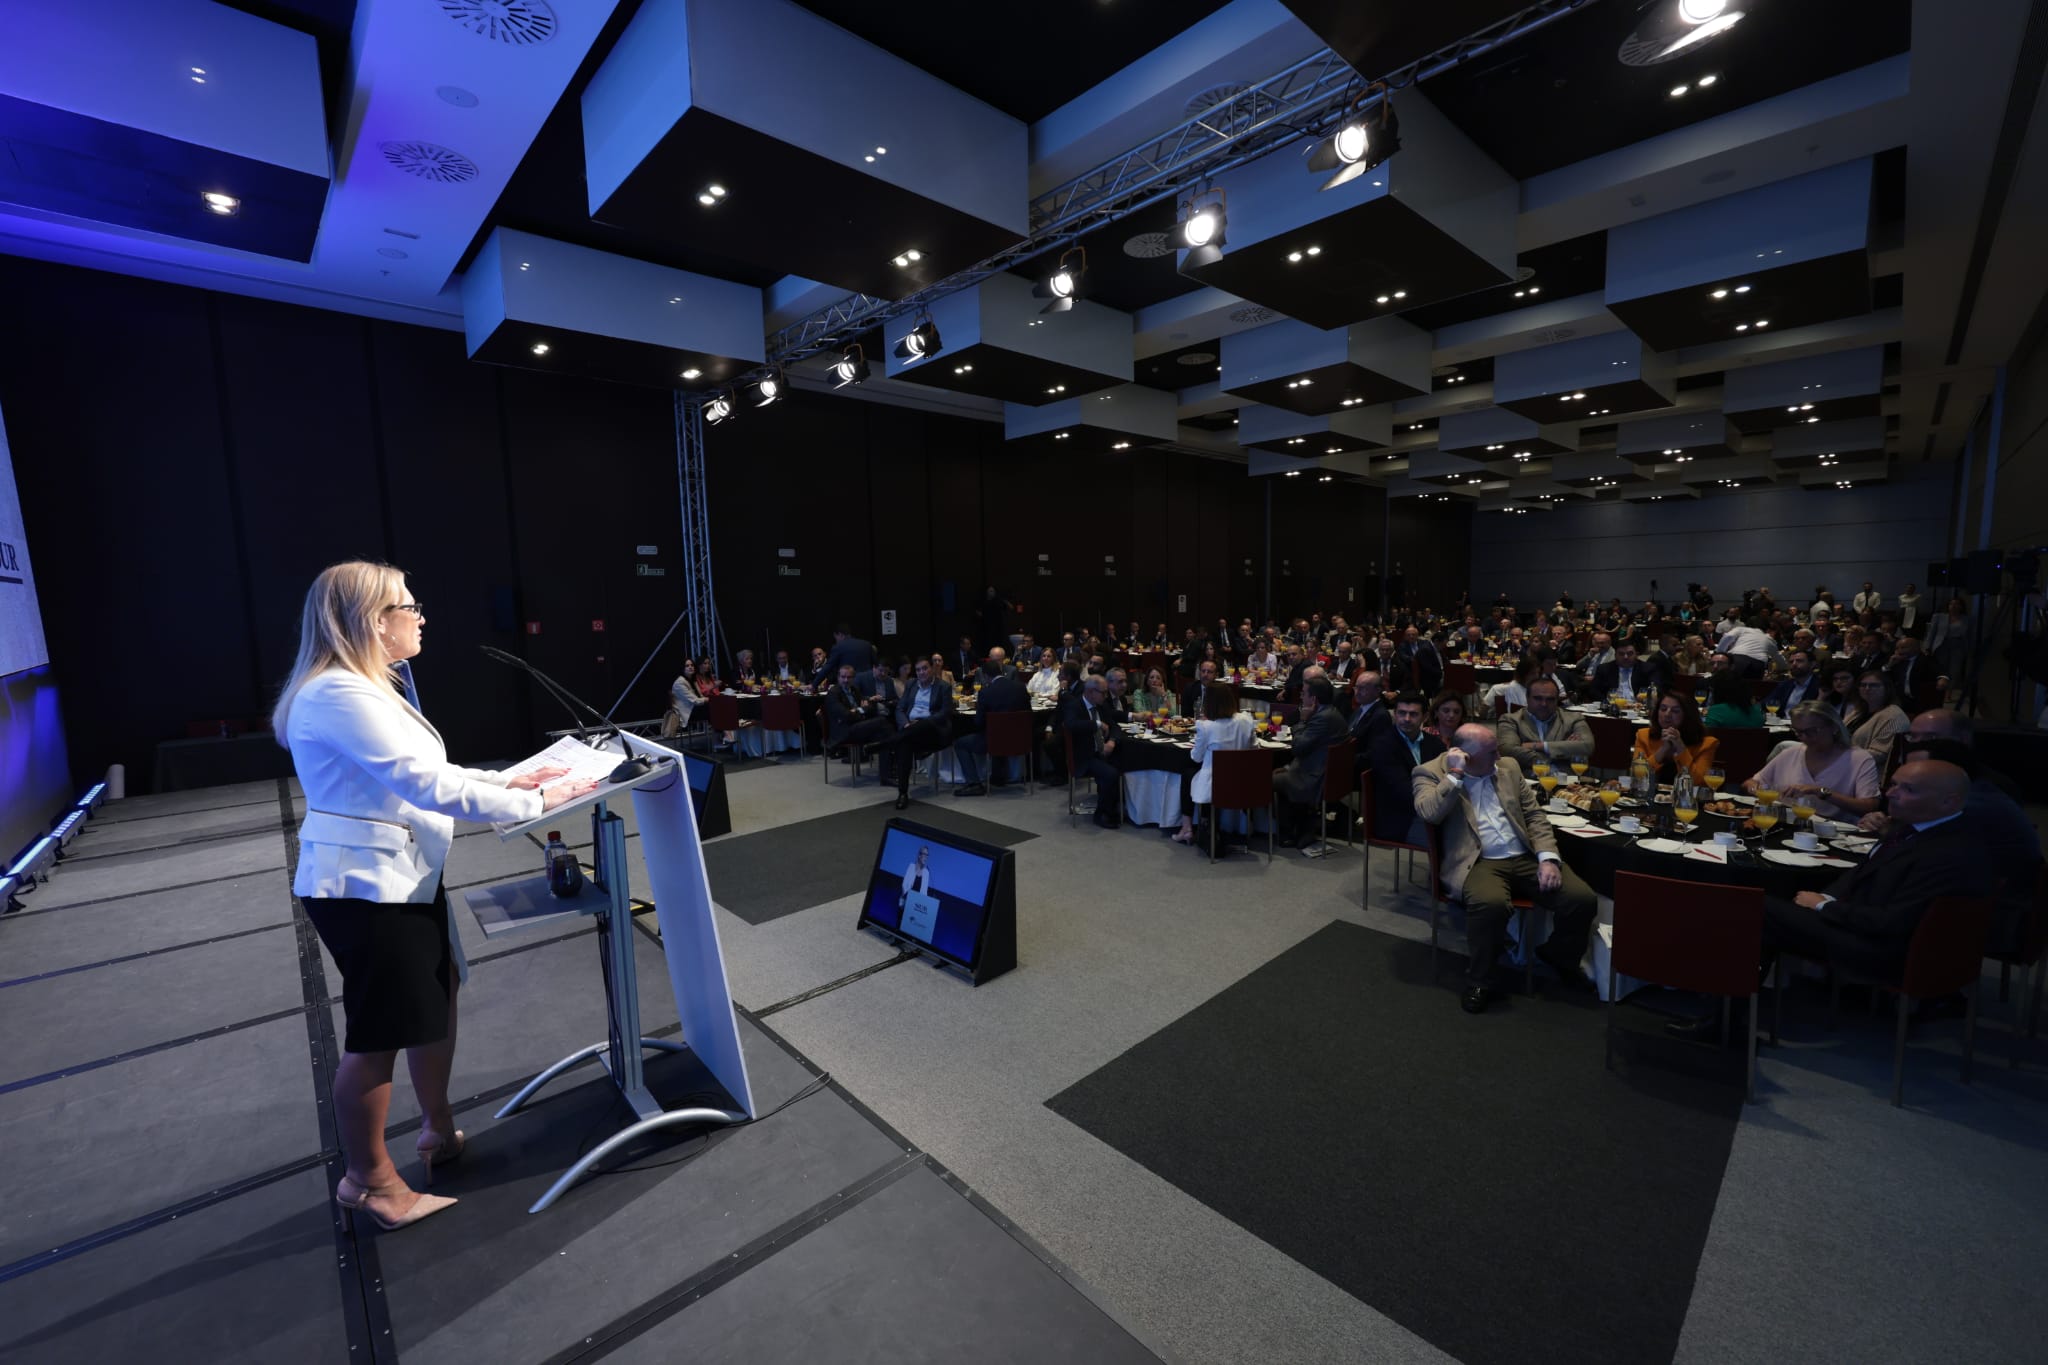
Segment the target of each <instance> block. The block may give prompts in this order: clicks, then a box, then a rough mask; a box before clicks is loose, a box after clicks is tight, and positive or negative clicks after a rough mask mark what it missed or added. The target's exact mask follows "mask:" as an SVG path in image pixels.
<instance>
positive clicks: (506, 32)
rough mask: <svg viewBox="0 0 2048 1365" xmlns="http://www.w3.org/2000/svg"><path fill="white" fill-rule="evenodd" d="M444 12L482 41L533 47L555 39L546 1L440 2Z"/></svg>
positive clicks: (550, 13)
mask: <svg viewBox="0 0 2048 1365" xmlns="http://www.w3.org/2000/svg"><path fill="white" fill-rule="evenodd" d="M440 5H441V12H442V13H443V14H445V15H447V16H448V17H449V18H450V19H453V20H454V21H455V22H456V23H458V24H460V25H462V26H463V27H464V28H466V29H468V30H469V31H470V32H471V33H474V34H475V35H476V36H477V37H479V38H488V39H490V40H491V41H492V42H494V43H509V44H511V45H512V46H513V47H532V46H533V45H534V44H535V43H544V42H546V41H547V40H548V39H550V38H552V37H554V36H555V27H556V21H555V12H554V11H553V10H552V9H549V8H548V6H547V4H546V0H440Z"/></svg>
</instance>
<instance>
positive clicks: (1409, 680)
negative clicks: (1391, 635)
mask: <svg viewBox="0 0 2048 1365" xmlns="http://www.w3.org/2000/svg"><path fill="white" fill-rule="evenodd" d="M1374 650H1375V652H1376V653H1377V654H1378V656H1379V661H1380V664H1379V668H1380V686H1381V687H1383V688H1384V689H1386V690H1387V691H1389V692H1408V691H1417V692H1419V691H1422V690H1423V689H1422V687H1421V685H1420V684H1419V683H1418V682H1417V681H1416V676H1415V665H1414V663H1412V662H1411V661H1410V660H1408V659H1407V658H1405V657H1403V656H1402V654H1401V653H1400V652H1399V651H1398V650H1396V649H1395V648H1394V642H1393V641H1392V640H1390V639H1388V638H1386V637H1385V636H1382V637H1381V638H1380V642H1379V643H1378V644H1377V645H1375V646H1374Z"/></svg>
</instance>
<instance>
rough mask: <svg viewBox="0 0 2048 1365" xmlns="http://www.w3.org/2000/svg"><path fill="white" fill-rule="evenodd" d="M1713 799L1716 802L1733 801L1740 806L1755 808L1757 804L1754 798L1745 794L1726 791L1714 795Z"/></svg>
mask: <svg viewBox="0 0 2048 1365" xmlns="http://www.w3.org/2000/svg"><path fill="white" fill-rule="evenodd" d="M1711 799H1712V800H1715V801H1733V802H1734V803H1735V804H1736V805H1738V806H1754V805H1755V804H1756V798H1755V797H1754V796H1750V795H1748V794H1746V793H1743V792H1731V791H1728V790H1726V789H1723V790H1721V791H1718V792H1716V793H1714V795H1713V797H1712V798H1711Z"/></svg>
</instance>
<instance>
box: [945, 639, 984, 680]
mask: <svg viewBox="0 0 2048 1365" xmlns="http://www.w3.org/2000/svg"><path fill="white" fill-rule="evenodd" d="M987 657H988V651H987V650H982V649H976V648H975V647H974V637H973V636H972V635H963V636H961V637H960V643H959V644H957V645H955V646H954V647H953V661H952V662H953V676H954V677H955V678H957V679H959V680H960V681H961V682H966V681H967V679H968V677H969V676H970V675H972V674H973V673H974V672H975V671H976V670H977V669H979V668H980V667H981V661H982V660H983V659H985V658H987Z"/></svg>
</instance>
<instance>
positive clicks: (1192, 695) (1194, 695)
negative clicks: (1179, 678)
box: [1180, 659, 1216, 716]
mask: <svg viewBox="0 0 2048 1365" xmlns="http://www.w3.org/2000/svg"><path fill="white" fill-rule="evenodd" d="M1215 683H1216V665H1215V664H1212V663H1210V662H1209V661H1208V660H1206V659H1204V660H1203V661H1202V662H1201V663H1199V664H1197V665H1196V666H1195V680H1194V681H1193V682H1191V683H1189V684H1188V685H1187V687H1186V688H1185V689H1183V690H1182V692H1181V694H1180V713H1181V714H1182V715H1184V716H1203V715H1207V714H1208V712H1207V711H1206V710H1205V709H1204V708H1203V706H1202V697H1203V695H1204V694H1205V693H1207V692H1208V690H1209V689H1210V688H1211V687H1212V686H1214V685H1215Z"/></svg>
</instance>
